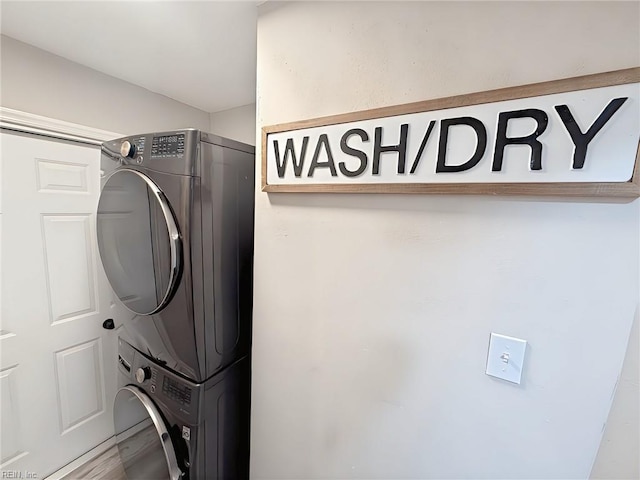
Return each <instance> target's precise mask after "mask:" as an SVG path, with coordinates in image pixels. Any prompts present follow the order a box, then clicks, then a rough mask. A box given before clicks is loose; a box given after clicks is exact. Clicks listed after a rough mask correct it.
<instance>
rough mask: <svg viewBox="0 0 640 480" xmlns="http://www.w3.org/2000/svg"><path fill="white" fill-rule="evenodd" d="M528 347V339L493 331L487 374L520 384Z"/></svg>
mask: <svg viewBox="0 0 640 480" xmlns="http://www.w3.org/2000/svg"><path fill="white" fill-rule="evenodd" d="M526 349H527V341H526V340H522V339H520V338H513V337H508V336H506V335H500V334H498V333H492V334H491V337H490V338H489V355H488V356H487V371H486V374H487V375H491V376H493V377H498V378H502V379H503V380H507V381H509V382H513V383H517V384H520V379H521V378H522V367H523V365H524V354H525V351H526Z"/></svg>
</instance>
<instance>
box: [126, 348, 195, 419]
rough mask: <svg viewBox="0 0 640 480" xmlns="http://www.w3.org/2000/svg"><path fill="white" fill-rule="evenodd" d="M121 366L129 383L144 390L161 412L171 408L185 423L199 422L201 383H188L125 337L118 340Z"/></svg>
mask: <svg viewBox="0 0 640 480" xmlns="http://www.w3.org/2000/svg"><path fill="white" fill-rule="evenodd" d="M118 367H119V369H120V372H121V373H122V374H124V375H125V376H126V377H127V381H126V383H128V384H133V385H136V386H137V387H138V388H140V389H141V390H143V391H144V392H145V393H146V394H147V395H148V396H149V397H150V398H151V399H152V400H153V401H154V402H156V404H157V405H158V406H160V407H161V409H163V408H166V409H168V410H167V411H170V412H171V413H172V414H173V415H176V416H179V417H180V418H181V419H182V421H184V422H185V423H188V424H193V423H194V422H196V421H197V409H198V404H199V403H198V398H199V397H198V396H199V395H201V393H199V391H200V390H201V389H202V388H203V387H202V384H197V383H192V382H189V381H188V380H186V379H183V378H181V377H179V376H178V375H176V374H175V373H173V372H171V371H169V370H168V369H167V368H164V367H163V366H161V365H158V364H157V363H156V361H154V360H153V359H151V358H149V357H147V356H146V355H144V354H142V353H141V352H140V351H138V350H136V349H135V348H133V347H132V346H131V345H129V343H127V342H126V341H125V340H123V339H122V338H118Z"/></svg>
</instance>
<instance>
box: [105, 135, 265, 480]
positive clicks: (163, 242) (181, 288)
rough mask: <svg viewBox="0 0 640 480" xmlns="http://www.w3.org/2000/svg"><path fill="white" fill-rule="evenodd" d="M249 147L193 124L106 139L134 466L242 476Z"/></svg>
mask: <svg viewBox="0 0 640 480" xmlns="http://www.w3.org/2000/svg"><path fill="white" fill-rule="evenodd" d="M254 158H255V153H254V148H253V147H251V146H249V145H245V144H242V143H238V142H235V141H232V140H228V139H224V138H221V137H218V136H215V135H211V134H207V133H204V132H200V131H198V130H180V131H174V132H163V133H153V134H145V135H134V136H130V137H126V138H122V139H118V140H114V141H111V142H106V143H105V144H103V146H102V164H101V175H102V191H101V196H100V201H99V205H98V213H97V236H98V247H99V251H100V257H101V259H102V264H103V266H104V270H105V272H106V275H107V278H108V279H109V283H110V284H111V287H112V289H113V291H114V293H115V295H116V296H117V297H118V298H119V300H120V302H122V304H123V305H124V306H125V307H126V308H127V309H128V310H130V311H131V312H133V315H131V316H130V317H132V318H131V319H130V320H127V321H125V322H123V324H122V327H121V328H119V329H118V346H119V348H118V366H119V375H120V389H119V391H118V393H117V395H116V398H115V403H114V423H115V429H116V442H117V445H118V450H119V453H120V456H121V460H122V463H123V466H124V468H125V471H126V473H127V477H128V478H130V479H153V480H160V479H171V480H174V479H192V480H195V479H205V478H206V479H222V478H248V476H249V410H250V391H251V386H250V385H251V359H250V353H251V315H252V296H253V294H252V286H253V224H254Z"/></svg>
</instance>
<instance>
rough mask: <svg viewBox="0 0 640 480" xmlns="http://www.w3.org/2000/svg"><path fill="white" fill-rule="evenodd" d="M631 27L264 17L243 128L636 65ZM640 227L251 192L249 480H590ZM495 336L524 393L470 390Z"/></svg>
mask: <svg viewBox="0 0 640 480" xmlns="http://www.w3.org/2000/svg"><path fill="white" fill-rule="evenodd" d="M639 14H640V5H638V4H637V3H612V2H606V3H594V2H588V3H587V2H567V3H546V2H545V3H539V2H531V3H528V2H527V3H525V2H496V3H484V2H471V3H459V2H450V3H438V2H410V3H400V2H380V3H365V2H353V3H346V2H340V3H332V2H317V3H310V2H300V3H293V4H288V5H279V4H272V5H269V3H267V4H265V5H264V6H263V10H262V13H261V15H260V18H259V22H258V92H257V123H258V125H257V126H258V129H259V128H261V127H262V126H264V125H273V124H278V123H283V122H289V121H296V120H303V119H307V118H314V117H319V116H323V115H330V114H337V113H346V112H350V111H354V110H360V109H365V108H374V107H381V106H387V105H394V104H400V103H405V102H411V101H419V100H426V99H430V98H438V97H443V96H448V95H456V94H463V93H468V92H475V91H483V90H489V89H493V88H500V87H506V86H515V85H522V84H527V83H534V82H539V81H546V80H553V79H557V78H565V77H571V76H576V75H583V74H589V73H598V72H603V71H609V70H614V69H620V68H628V67H635V66H638V65H640V25H639V24H638V21H637V19H638V16H639ZM256 140H257V141H258V142H257V143H256V144H257V145H258V146H259V137H257V138H256ZM258 153H259V148H258ZM639 214H640V207H639V202H638V201H634V202H629V203H615V202H606V201H602V200H595V199H584V200H563V199H559V198H543V199H540V198H522V197H513V198H491V197H455V196H408V195H407V196H404V195H390V196H374V195H338V194H333V195H317V194H306V195H304V194H269V195H268V194H265V193H261V192H259V191H258V190H257V193H256V251H255V260H256V262H255V303H254V343H253V345H254V347H253V348H254V350H253V351H254V354H253V375H254V377H253V378H254V380H253V399H252V402H253V403H252V409H253V410H252V465H251V468H252V476H253V478H258V479H261V478H273V479H276V478H278V479H282V478H291V479H293V478H353V479H362V478H586V477H588V476H589V474H590V472H591V469H592V466H593V464H594V460H595V458H596V454H597V452H598V448H599V446H600V443H601V439H602V436H603V427H604V425H605V422H606V421H607V418H608V415H609V410H610V407H611V403H612V398H613V393H614V389H615V386H616V383H617V379H618V376H619V375H620V372H621V367H622V365H623V360H624V358H625V352H626V350H627V344H628V340H629V333H630V330H631V326H632V323H633V319H634V313H635V311H636V308H637V305H638V287H639V285H638V270H639V268H638V264H639V251H638V250H639V248H638V246H639V226H640V225H639V224H640V221H639V220H640V215H639ZM490 332H497V333H502V334H506V335H511V336H516V337H520V338H524V339H526V340H527V341H528V342H529V347H528V351H527V358H526V363H525V368H524V380H523V383H522V384H521V385H520V386H516V385H513V384H507V383H505V382H503V381H500V380H497V379H494V378H491V377H488V376H486V375H485V374H484V368H485V362H486V354H487V345H488V339H489V334H490ZM629 345H630V349H633V348H635V349H636V350H637V344H634V343H633V342H632V343H631V344H629ZM634 345H636V346H635V347H634ZM627 358H628V359H629V358H631V360H630V361H631V362H633V361H634V360H633V358H636V359H637V354H636V355H635V357H634V356H633V355H631V356H630V357H629V356H628V357H627ZM635 362H636V363H637V360H635ZM630 368H631V369H632V371H633V369H634V368H635V371H637V365H636V366H634V365H633V364H631V366H630ZM622 390H623V389H622V388H620V389H619V390H618V392H619V394H622V395H627V394H625V393H623V392H622ZM625 398H628V396H626V397H625ZM624 405H625V402H622V406H620V407H619V408H622V409H623V411H622V412H621V413H622V416H623V417H626V416H627V415H628V413H629V412H627V411H625V410H624V409H625V408H627V409H628V408H629V406H628V404H627V406H626V407H625V406H624ZM616 408H618V406H616ZM612 428H613V429H614V430H616V427H612ZM628 431H629V430H628ZM618 433H619V430H618ZM618 433H616V432H614V434H613V436H614V437H616V438H619V435H618ZM636 433H637V431H636ZM624 440H625V441H628V442H635V446H636V450H637V435H636V436H635V437H634V435H633V433H632V432H631V433H630V434H629V435H628V436H627V437H626V438H624ZM632 445H633V444H632ZM603 454H605V455H606V452H603ZM622 461H623V462H625V461H626V465H625V466H624V467H623V469H625V471H626V472H627V473H628V472H629V471H631V470H630V469H632V468H633V466H632V462H631V461H630V459H629V458H628V457H627V458H623V459H622ZM630 465H631V466H630Z"/></svg>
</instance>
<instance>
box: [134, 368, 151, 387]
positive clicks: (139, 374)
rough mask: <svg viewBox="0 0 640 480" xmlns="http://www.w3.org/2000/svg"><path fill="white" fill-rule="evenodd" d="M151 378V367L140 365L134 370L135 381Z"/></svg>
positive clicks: (141, 381) (140, 381) (139, 381)
mask: <svg viewBox="0 0 640 480" xmlns="http://www.w3.org/2000/svg"><path fill="white" fill-rule="evenodd" d="M150 378H151V369H150V368H149V367H140V368H139V369H137V370H136V381H137V382H138V383H143V382H144V381H145V380H149V379H150Z"/></svg>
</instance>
